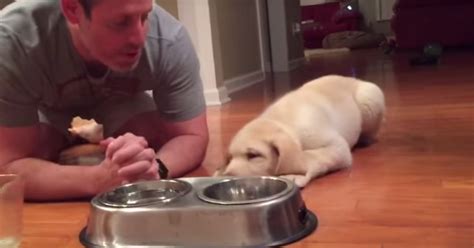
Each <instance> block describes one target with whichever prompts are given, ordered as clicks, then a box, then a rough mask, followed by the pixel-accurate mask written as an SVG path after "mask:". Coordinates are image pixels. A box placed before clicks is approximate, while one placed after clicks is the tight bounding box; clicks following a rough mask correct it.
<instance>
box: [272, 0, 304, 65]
mask: <svg viewBox="0 0 474 248" xmlns="http://www.w3.org/2000/svg"><path fill="white" fill-rule="evenodd" d="M270 1H271V0H270ZM285 9H286V14H287V18H286V37H287V39H288V59H289V61H290V63H292V62H293V61H297V60H298V59H300V58H302V57H304V47H303V36H302V34H301V32H296V33H295V32H294V30H293V29H294V28H295V26H294V25H298V27H299V23H301V6H299V5H298V4H295V1H294V0H286V1H285ZM298 27H297V28H298Z"/></svg>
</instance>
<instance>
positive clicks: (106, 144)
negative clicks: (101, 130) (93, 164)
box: [100, 137, 115, 148]
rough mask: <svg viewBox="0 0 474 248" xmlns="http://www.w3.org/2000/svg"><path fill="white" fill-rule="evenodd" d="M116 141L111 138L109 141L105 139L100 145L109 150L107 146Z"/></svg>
mask: <svg viewBox="0 0 474 248" xmlns="http://www.w3.org/2000/svg"><path fill="white" fill-rule="evenodd" d="M114 140H115V139H114V138H112V137H109V138H107V139H105V140H102V141H101V142H100V145H101V146H103V147H105V148H107V146H109V144H110V142H112V141H114Z"/></svg>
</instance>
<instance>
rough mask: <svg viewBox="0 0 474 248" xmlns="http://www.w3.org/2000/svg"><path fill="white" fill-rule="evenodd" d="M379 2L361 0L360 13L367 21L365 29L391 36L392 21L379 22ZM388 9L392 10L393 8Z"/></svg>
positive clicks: (375, 0)
mask: <svg viewBox="0 0 474 248" xmlns="http://www.w3.org/2000/svg"><path fill="white" fill-rule="evenodd" d="M377 1H378V0H359V11H360V12H361V13H362V14H363V15H364V19H365V22H364V26H363V28H364V29H365V30H366V31H370V32H375V33H382V34H387V35H388V34H391V33H392V30H391V28H390V20H385V21H378V20H377V11H378V10H377V6H378V5H377ZM383 1H387V0H383ZM387 7H388V8H391V6H387Z"/></svg>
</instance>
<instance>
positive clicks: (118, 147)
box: [0, 125, 156, 200]
mask: <svg viewBox="0 0 474 248" xmlns="http://www.w3.org/2000/svg"><path fill="white" fill-rule="evenodd" d="M41 137H44V134H41V127H40V125H35V126H31V127H21V128H7V127H0V173H13V174H19V175H20V176H21V177H22V178H23V179H24V180H25V198H26V199H28V200H65V199H77V198H85V197H87V198H88V197H92V196H94V195H96V194H98V193H100V192H103V191H105V190H108V189H110V188H112V187H116V186H118V185H120V184H121V183H122V182H123V181H124V180H127V181H131V180H130V179H129V178H137V177H138V175H141V176H140V177H142V178H155V177H156V169H154V168H155V167H156V166H155V165H154V163H153V157H154V154H153V152H151V154H150V151H151V149H149V148H148V147H147V144H146V143H142V142H141V140H143V138H140V137H137V136H134V135H131V134H126V135H123V136H121V137H118V138H117V139H114V140H109V141H108V142H106V143H108V144H106V146H107V148H109V147H110V149H108V157H107V158H106V159H105V160H104V161H103V162H102V163H101V164H99V165H97V166H78V165H76V166H67V165H58V164H56V163H53V162H48V161H46V160H44V159H41V158H39V157H41V156H38V154H40V153H42V149H41V148H43V147H50V146H53V145H54V144H52V143H54V142H52V137H51V136H48V135H47V136H46V137H47V138H49V140H48V139H44V138H41ZM111 143H113V144H111ZM109 150H110V151H109ZM152 167H153V168H152Z"/></svg>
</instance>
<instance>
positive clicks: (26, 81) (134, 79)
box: [0, 0, 205, 127]
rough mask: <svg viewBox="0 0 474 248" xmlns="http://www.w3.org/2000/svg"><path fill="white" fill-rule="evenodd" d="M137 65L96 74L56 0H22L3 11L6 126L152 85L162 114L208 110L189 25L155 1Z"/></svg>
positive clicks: (0, 81) (1, 112)
mask: <svg viewBox="0 0 474 248" xmlns="http://www.w3.org/2000/svg"><path fill="white" fill-rule="evenodd" d="M148 20H149V33H148V36H147V39H146V44H145V48H144V51H143V53H142V57H141V59H140V61H139V64H138V66H137V67H136V68H135V69H134V70H132V71H130V72H127V73H117V72H113V71H109V72H108V73H107V74H106V75H105V76H104V77H103V78H100V79H97V78H92V77H91V76H90V75H89V74H88V73H87V70H86V67H85V65H84V62H83V60H82V59H81V58H80V57H79V54H78V53H77V52H76V50H75V48H74V47H73V45H72V41H71V37H70V34H69V31H68V29H67V23H66V20H65V18H64V17H63V15H62V13H61V10H60V4H59V1H58V0H31V1H17V2H15V3H13V4H11V5H9V6H7V7H6V8H4V9H3V10H1V11H0V126H12V127H15V126H27V125H33V124H35V123H38V110H47V111H58V112H65V111H67V112H81V111H83V110H84V109H88V108H94V107H95V106H97V105H98V104H100V103H101V102H103V101H105V99H110V98H111V97H124V96H125V97H126V96H128V95H130V96H131V95H134V94H136V93H138V92H143V91H147V90H151V91H153V98H154V100H155V103H156V106H157V109H158V110H159V112H160V114H161V115H162V117H163V118H165V119H168V120H172V121H180V120H187V119H191V118H193V117H195V116H197V115H199V114H200V113H202V112H203V111H204V109H205V101H204V96H203V89H202V82H201V79H200V76H199V62H198V59H197V56H196V53H195V51H194V48H193V46H192V43H191V40H190V38H189V35H188V33H187V32H186V30H185V28H184V27H183V26H182V25H181V24H180V23H179V22H178V21H177V20H176V19H175V18H174V17H172V16H171V15H170V14H168V13H167V12H166V11H164V10H163V9H162V8H161V7H159V6H158V5H155V6H154V8H153V11H152V12H151V13H150V15H149V19H148Z"/></svg>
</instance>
